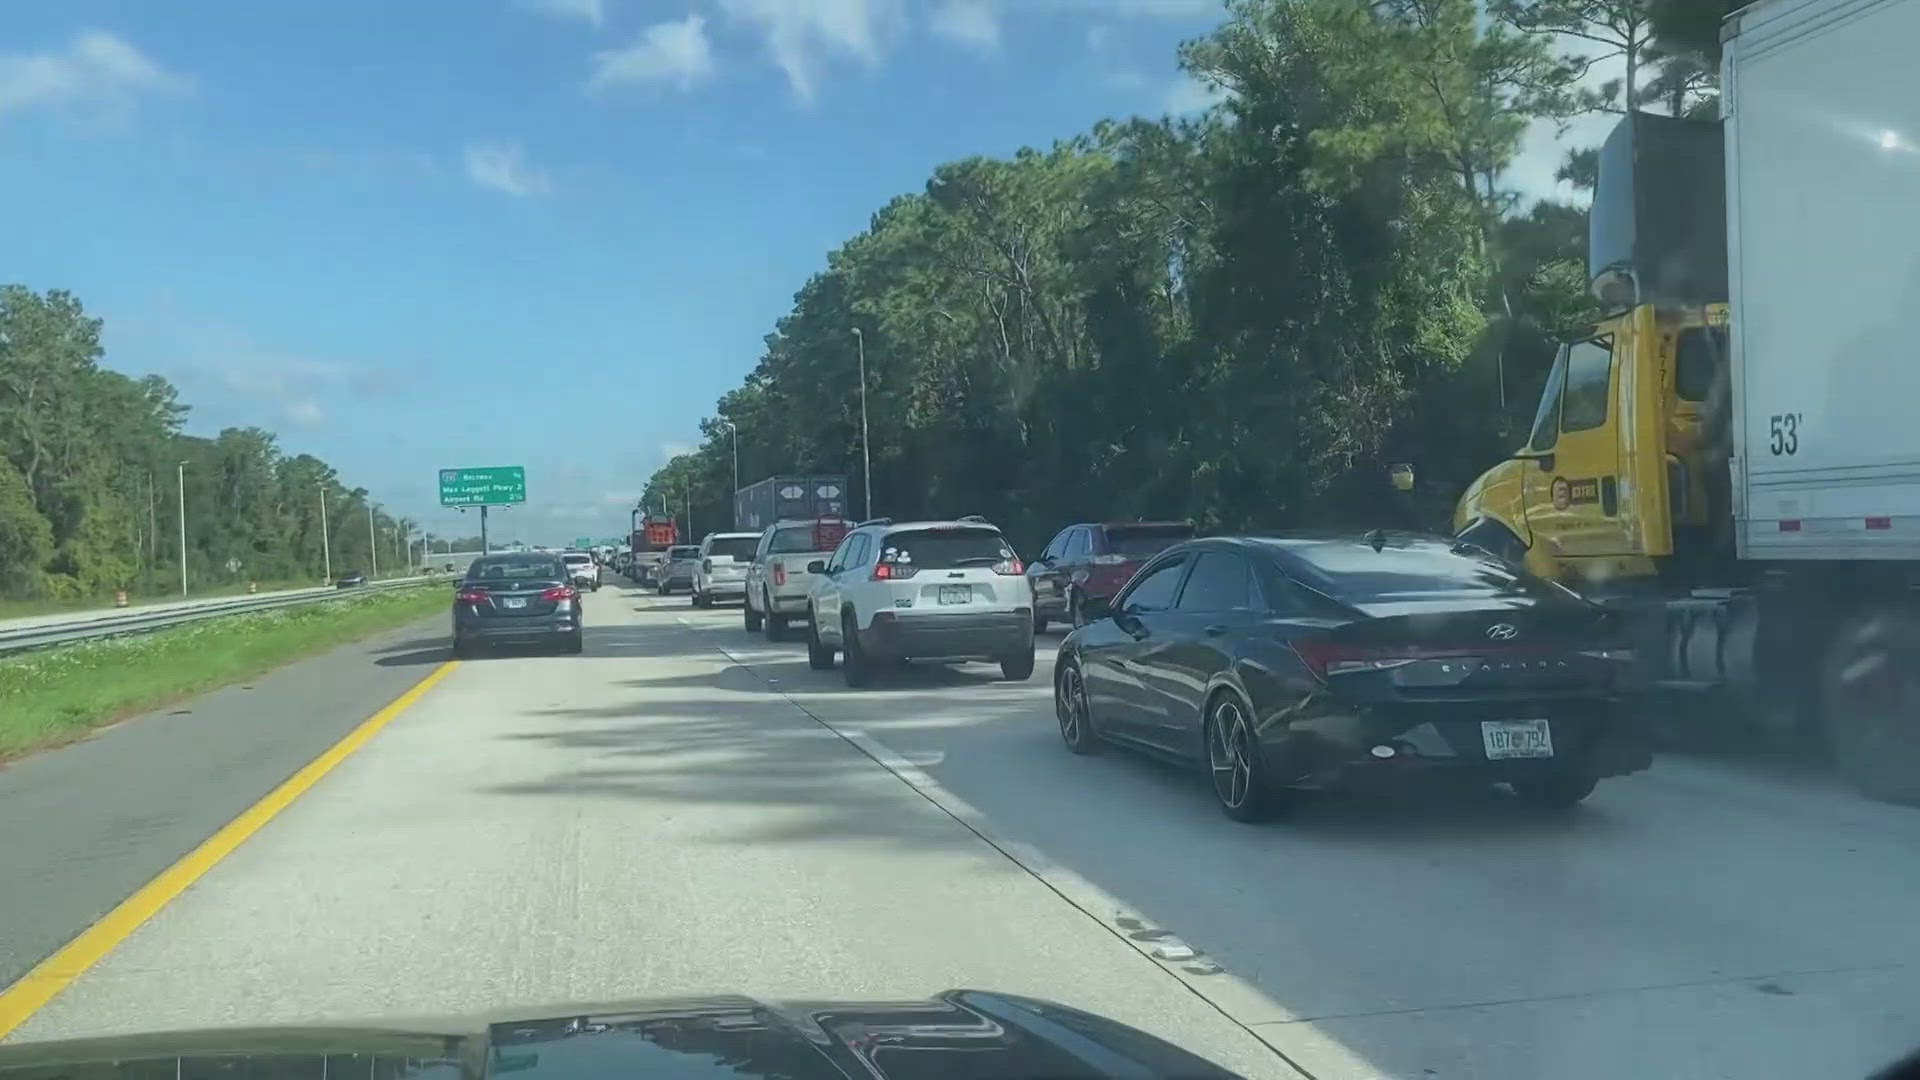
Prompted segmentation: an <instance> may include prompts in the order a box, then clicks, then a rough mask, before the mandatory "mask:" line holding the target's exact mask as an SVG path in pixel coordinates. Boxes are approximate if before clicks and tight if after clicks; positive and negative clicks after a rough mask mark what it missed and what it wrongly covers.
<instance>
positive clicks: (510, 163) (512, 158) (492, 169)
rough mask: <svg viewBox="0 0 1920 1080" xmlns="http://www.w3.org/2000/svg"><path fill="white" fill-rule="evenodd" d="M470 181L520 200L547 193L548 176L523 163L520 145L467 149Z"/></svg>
mask: <svg viewBox="0 0 1920 1080" xmlns="http://www.w3.org/2000/svg"><path fill="white" fill-rule="evenodd" d="M467 179H469V180H471V181H473V182H474V183H476V184H478V185H480V186H481V187H483V188H492V189H493V190H494V191H502V192H505V193H507V194H508V195H512V196H514V197H516V198H525V197H526V196H528V195H541V194H545V193H546V191H547V190H548V187H549V185H548V183H547V174H546V173H544V172H542V171H541V170H539V169H535V168H531V167H529V166H528V165H527V163H526V162H525V161H524V160H522V158H521V156H520V148H519V147H517V146H469V147H467Z"/></svg>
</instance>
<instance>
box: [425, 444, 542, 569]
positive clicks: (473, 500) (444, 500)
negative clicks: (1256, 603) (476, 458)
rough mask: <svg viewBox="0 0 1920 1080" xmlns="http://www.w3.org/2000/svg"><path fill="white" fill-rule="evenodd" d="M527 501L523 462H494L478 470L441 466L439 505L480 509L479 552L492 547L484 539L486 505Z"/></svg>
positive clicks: (489, 549) (514, 503)
mask: <svg viewBox="0 0 1920 1080" xmlns="http://www.w3.org/2000/svg"><path fill="white" fill-rule="evenodd" d="M526 501H527V470H526V467H525V466H523V465H494V466H489V467H486V468H479V469H441V470H440V505H441V506H454V507H459V508H461V509H463V510H464V509H465V508H467V507H469V506H477V507H479V508H480V554H482V555H485V554H487V553H488V552H489V551H491V550H492V547H491V545H490V544H488V542H487V508H488V507H490V506H514V505H517V504H519V503H523V502H526Z"/></svg>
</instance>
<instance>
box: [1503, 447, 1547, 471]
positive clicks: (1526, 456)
mask: <svg viewBox="0 0 1920 1080" xmlns="http://www.w3.org/2000/svg"><path fill="white" fill-rule="evenodd" d="M1512 456H1513V460H1515V461H1534V462H1538V463H1539V464H1540V471H1541V472H1552V471H1553V451H1551V450H1515V451H1514V452H1513V455H1512Z"/></svg>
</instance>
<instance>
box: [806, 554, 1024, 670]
mask: <svg viewBox="0 0 1920 1080" xmlns="http://www.w3.org/2000/svg"><path fill="white" fill-rule="evenodd" d="M808 570H809V571H810V572H811V573H812V574H813V575H814V582H813V588H812V590H811V591H810V592H809V593H808V596H807V607H808V613H809V615H810V616H811V619H810V621H811V624H812V625H811V626H810V628H809V629H808V632H807V663H808V664H809V665H810V666H812V667H813V668H814V669H816V670H825V669H827V668H830V667H832V666H833V659H834V654H835V653H839V654H841V656H842V662H841V668H842V670H843V672H844V673H845V675H846V679H847V685H848V686H865V685H866V684H867V683H868V682H869V681H871V679H872V677H873V672H874V670H875V669H876V668H877V667H878V666H880V665H883V664H888V665H891V664H899V663H903V662H905V661H907V660H987V661H993V662H996V663H998V664H999V665H1000V673H1001V674H1002V675H1004V676H1006V677H1007V678H1009V679H1025V678H1027V677H1029V676H1031V675H1032V674H1033V586H1032V585H1031V584H1030V583H1029V582H1028V581H1027V577H1026V575H1025V573H1024V572H1023V570H1024V568H1023V567H1022V566H1021V565H1020V560H1019V558H1018V557H1017V556H1015V555H1014V553H1013V549H1012V548H1011V547H1009V546H1008V545H1007V541H1006V538H1005V537H1003V536H1001V535H1000V530H999V529H998V528H996V527H994V526H993V525H991V524H989V523H988V522H987V521H986V520H985V519H984V518H978V517H968V518H961V519H960V520H958V521H914V522H905V523H900V524H896V523H894V522H892V521H890V520H888V519H886V518H879V519H877V520H874V521H867V522H862V523H861V524H860V525H859V527H857V528H855V529H854V530H853V531H852V532H850V533H848V534H847V536H846V539H844V540H842V541H841V542H840V546H839V547H837V548H835V549H834V552H833V555H832V556H831V557H830V558H828V559H825V560H823V561H821V562H817V563H814V564H813V565H811V566H809V567H808Z"/></svg>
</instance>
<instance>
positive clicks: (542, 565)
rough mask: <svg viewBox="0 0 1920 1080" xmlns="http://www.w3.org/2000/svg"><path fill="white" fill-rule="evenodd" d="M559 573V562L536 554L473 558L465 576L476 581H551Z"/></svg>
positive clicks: (558, 575)
mask: <svg viewBox="0 0 1920 1080" xmlns="http://www.w3.org/2000/svg"><path fill="white" fill-rule="evenodd" d="M560 575H561V570H560V564H559V563H557V562H555V561H554V560H552V559H550V558H540V557H538V556H534V557H519V558H504V559H501V558H495V559H475V560H473V565H472V566H469V567H468V568H467V576H468V577H469V578H472V579H474V580H476V581H509V580H514V581H542V580H545V581H552V580H557V579H558V578H559V577H560Z"/></svg>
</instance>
